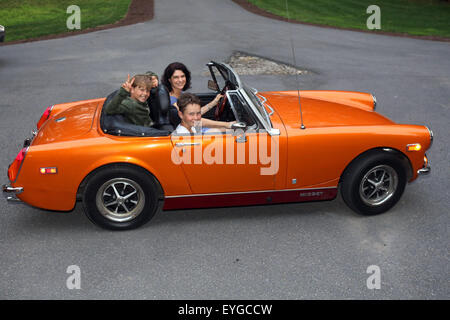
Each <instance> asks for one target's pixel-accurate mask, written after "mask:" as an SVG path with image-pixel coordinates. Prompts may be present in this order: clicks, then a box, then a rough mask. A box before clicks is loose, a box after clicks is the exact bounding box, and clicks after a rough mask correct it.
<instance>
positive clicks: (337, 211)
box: [0, 0, 450, 299]
mask: <svg viewBox="0 0 450 320" xmlns="http://www.w3.org/2000/svg"><path fill="white" fill-rule="evenodd" d="M289 35H292V37H293V40H294V44H295V52H296V58H297V65H298V66H300V67H301V68H303V69H307V70H310V71H311V72H309V73H308V74H307V75H305V76H301V77H300V87H301V88H302V89H319V90H320V89H322V90H325V89H326V90H351V91H363V92H371V93H373V94H374V95H376V97H377V99H378V103H379V104H378V108H377V111H378V112H380V113H382V114H383V115H386V116H388V117H389V118H391V119H392V120H394V121H396V122H399V123H414V124H427V125H429V126H430V127H431V128H432V130H433V131H434V134H435V141H434V144H433V147H432V149H431V151H430V152H428V155H429V158H430V161H431V166H432V173H431V175H430V176H428V177H424V178H420V179H419V180H418V181H416V182H414V183H412V184H409V185H408V186H407V188H406V191H405V194H404V195H403V197H402V199H401V201H400V202H399V203H398V204H397V206H396V207H394V208H393V209H392V210H391V211H390V212H388V213H386V214H384V215H380V216H375V217H361V216H358V215H356V214H354V213H353V212H352V211H350V209H348V208H347V207H346V206H345V204H344V203H343V201H342V200H341V199H340V198H339V197H338V199H336V200H335V201H331V202H318V203H305V204H287V205H274V206H254V207H245V208H239V207H237V208H223V209H221V208H217V209H203V210H186V211H171V212H159V213H158V214H157V215H156V217H155V218H154V219H153V220H152V221H151V222H150V223H149V224H147V225H145V226H144V227H143V228H140V229H138V230H134V231H129V232H109V231H105V230H102V229H99V228H97V227H96V226H94V225H92V224H91V223H90V222H89V221H88V219H87V218H86V217H85V216H84V213H83V211H82V208H81V205H78V206H77V207H76V208H75V210H74V211H73V212H70V213H57V212H46V211H42V210H39V209H35V208H30V207H27V206H10V205H7V204H6V201H1V202H0V252H1V254H0V270H1V271H0V299H109V298H115V299H215V298H216V299H304V298H308V299H316V298H318V299H327V298H329V299H335V298H338V299H339V298H343V299H347V298H356V299H369V298H374V299H439V298H440V299H448V298H449V296H450V287H449V283H448V278H449V265H450V264H449V250H448V248H449V211H450V210H449V209H450V206H449V203H450V199H449V192H448V190H449V189H450V170H449V169H450V167H449V159H450V157H449V148H448V139H449V138H448V137H449V135H450V130H449V122H450V121H449V120H450V59H449V58H448V57H449V54H450V44H449V43H448V42H435V41H426V40H417V39H409V38H400V37H390V36H384V35H371V34H367V33H359V32H352V31H343V30H336V29H327V28H320V27H313V26H306V25H299V24H287V23H284V22H281V21H275V20H271V19H268V18H264V17H260V16H257V15H254V14H252V13H249V12H247V11H245V10H243V9H242V8H240V7H239V6H238V5H236V4H235V3H233V2H232V1H223V0H195V1H194V0H164V1H159V0H158V1H155V17H154V19H153V20H152V21H149V22H145V23H139V24H136V25H131V26H126V27H121V28H115V29H110V30H103V31H98V32H94V33H89V34H84V35H79V36H73V37H67V38H61V39H55V40H48V41H40V42H31V43H25V44H18V45H11V46H3V47H0V97H1V100H0V112H1V117H0V144H1V152H0V169H1V172H2V175H1V177H2V178H1V180H0V182H2V183H6V182H7V177H6V169H7V167H8V164H9V163H10V162H11V161H12V160H13V159H14V157H15V156H16V154H17V152H18V151H19V149H20V147H21V144H22V142H23V139H24V138H26V137H28V136H29V132H30V130H31V129H34V128H35V125H36V122H37V120H38V118H39V117H40V115H41V114H42V112H43V111H44V109H45V107H46V106H48V105H52V104H55V103H60V102H68V101H76V100H84V99H90V98H97V97H103V96H106V95H107V94H108V93H110V92H111V91H113V90H114V89H116V88H117V87H118V86H119V85H120V83H121V82H122V81H123V80H124V79H125V77H126V75H127V74H128V73H130V74H133V73H138V72H142V71H146V70H153V71H156V72H157V73H158V74H161V73H162V71H163V70H164V68H165V66H166V65H167V64H168V63H170V62H173V61H182V62H184V63H185V64H186V65H188V66H189V68H190V69H191V71H192V73H193V88H192V91H193V92H206V91H207V89H206V82H207V80H208V78H207V77H205V76H203V72H204V71H206V70H207V69H206V67H205V64H206V63H207V62H208V61H210V60H218V61H224V60H226V59H227V58H228V57H229V56H230V55H231V54H232V53H233V51H243V52H247V53H251V54H256V55H258V56H263V57H270V58H272V59H275V60H278V61H283V62H286V63H292V54H291V52H292V51H291V48H290V40H289ZM242 80H243V81H245V82H248V83H249V84H250V85H251V86H253V87H255V88H258V89H259V90H260V91H264V90H295V89H296V88H297V85H296V83H295V81H294V80H295V77H292V76H279V75H276V76H275V75H266V76H243V77H242ZM306 126H307V124H306ZM74 170H76V168H74ZM71 265H77V266H78V267H79V268H80V272H81V289H80V290H77V289H73V290H69V289H68V288H67V286H66V281H67V279H68V277H69V276H70V274H68V273H67V272H66V271H67V268H68V267H69V266H71ZM371 265H376V266H378V267H379V268H380V274H381V288H380V289H374V290H370V289H368V288H367V286H366V280H367V278H368V277H369V276H370V274H368V273H367V272H366V271H367V268H368V267H369V266H371Z"/></svg>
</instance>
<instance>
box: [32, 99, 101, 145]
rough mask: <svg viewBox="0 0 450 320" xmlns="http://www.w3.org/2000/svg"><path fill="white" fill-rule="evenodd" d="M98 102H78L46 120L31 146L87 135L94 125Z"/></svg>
mask: <svg viewBox="0 0 450 320" xmlns="http://www.w3.org/2000/svg"><path fill="white" fill-rule="evenodd" d="M98 106H99V101H98V100H88V101H80V102H78V103H76V104H73V105H71V106H68V107H67V108H66V109H65V110H63V111H61V112H59V113H58V114H56V115H55V116H54V117H51V118H50V119H48V120H47V121H46V122H45V123H44V125H43V126H42V127H41V128H40V130H39V132H38V133H37V135H36V137H35V138H34V140H33V143H32V144H33V145H37V144H46V143H54V142H60V141H67V140H73V139H77V138H79V137H81V136H83V135H85V134H86V133H88V132H89V131H90V130H91V129H92V127H93V123H94V119H95V112H96V110H97V107H98Z"/></svg>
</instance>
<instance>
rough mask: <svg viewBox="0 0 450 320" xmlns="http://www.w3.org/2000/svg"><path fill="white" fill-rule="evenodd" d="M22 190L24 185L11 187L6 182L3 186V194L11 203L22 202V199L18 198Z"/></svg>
mask: <svg viewBox="0 0 450 320" xmlns="http://www.w3.org/2000/svg"><path fill="white" fill-rule="evenodd" d="M22 192H23V188H22V187H11V186H8V185H6V184H4V185H3V186H2V193H3V196H4V197H5V199H6V201H8V202H9V203H21V202H22V200H20V199H19V198H17V196H16V195H18V194H20V193H22Z"/></svg>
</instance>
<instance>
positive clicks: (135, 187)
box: [83, 165, 159, 230]
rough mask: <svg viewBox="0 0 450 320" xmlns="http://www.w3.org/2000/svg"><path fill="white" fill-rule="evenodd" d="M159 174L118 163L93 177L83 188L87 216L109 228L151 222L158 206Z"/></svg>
mask: <svg viewBox="0 0 450 320" xmlns="http://www.w3.org/2000/svg"><path fill="white" fill-rule="evenodd" d="M158 190H159V189H158V186H157V182H156V180H155V178H154V177H153V176H152V175H150V174H149V173H147V172H146V171H145V170H143V169H139V168H135V167H131V166H124V165H115V166H110V167H106V168H104V169H100V171H98V172H95V173H94V174H93V175H92V177H90V178H89V180H88V182H87V184H86V187H85V189H84V192H83V206H84V211H85V213H86V215H87V217H88V218H89V219H90V220H91V221H92V222H93V223H95V224H96V225H98V226H100V227H102V228H105V229H109V230H129V229H134V228H138V227H140V226H142V225H144V224H145V223H147V222H148V221H149V220H150V219H151V218H152V217H153V216H154V215H155V213H156V211H157V209H158V198H159V194H158Z"/></svg>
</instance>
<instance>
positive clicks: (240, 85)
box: [217, 63, 280, 136]
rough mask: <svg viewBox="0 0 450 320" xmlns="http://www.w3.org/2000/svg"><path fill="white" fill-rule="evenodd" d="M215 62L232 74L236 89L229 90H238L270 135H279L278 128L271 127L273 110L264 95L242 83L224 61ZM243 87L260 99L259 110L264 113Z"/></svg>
mask: <svg viewBox="0 0 450 320" xmlns="http://www.w3.org/2000/svg"><path fill="white" fill-rule="evenodd" d="M217 64H218V65H221V66H222V67H224V68H226V69H228V70H229V72H230V73H231V74H232V76H233V77H234V79H233V80H236V83H234V84H235V85H236V87H237V88H236V90H231V91H232V92H238V94H239V95H240V96H241V97H242V98H244V100H245V101H246V102H247V104H248V106H249V107H250V109H251V110H252V112H253V114H254V115H255V116H256V118H257V119H258V121H259V122H260V123H261V124H262V125H263V127H264V129H265V130H266V131H267V132H268V133H269V134H270V135H271V136H276V135H280V130H279V129H275V128H273V127H272V122H271V121H270V116H271V115H272V114H273V113H274V110H273V108H272V107H270V106H268V104H267V103H266V101H267V99H266V98H265V97H264V96H262V95H261V94H259V95H258V91H257V90H256V89H255V88H251V87H249V86H247V85H245V84H244V83H242V81H241V79H240V78H239V75H238V74H237V73H236V72H235V71H234V70H233V68H232V67H230V66H229V65H228V64H226V63H217ZM244 87H245V88H248V89H249V90H250V93H251V94H254V96H255V99H257V100H259V101H260V104H261V110H262V112H264V114H261V112H260V111H259V109H258V107H257V106H255V104H254V103H253V101H252V99H251V97H249V95H248V94H247V91H246V89H245V88H244ZM263 100H264V101H263ZM265 106H268V107H269V109H270V110H271V113H270V114H269V113H268V112H267V110H266V108H265Z"/></svg>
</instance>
